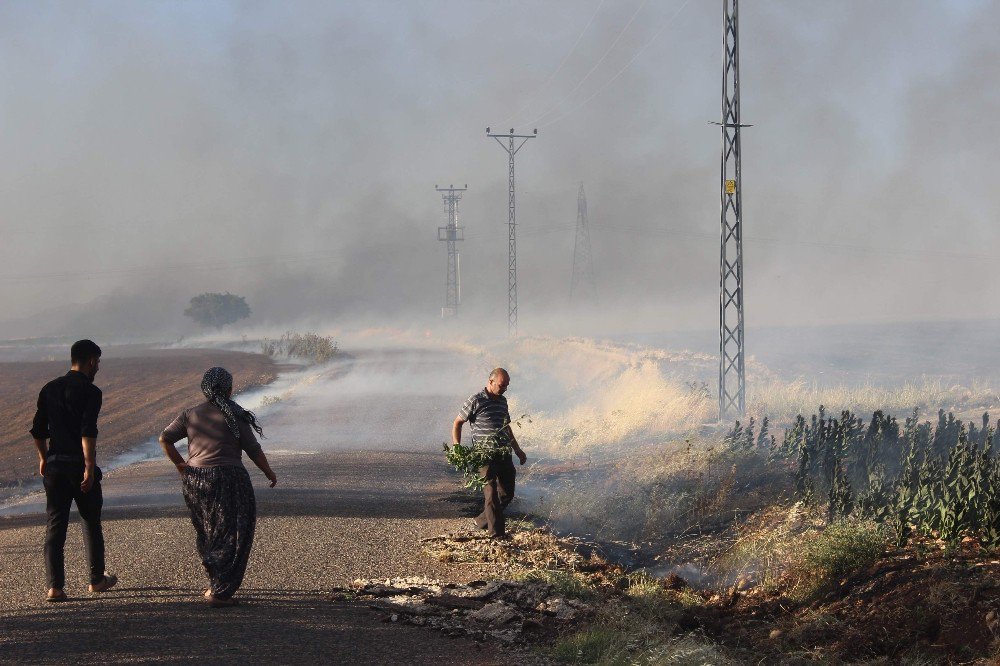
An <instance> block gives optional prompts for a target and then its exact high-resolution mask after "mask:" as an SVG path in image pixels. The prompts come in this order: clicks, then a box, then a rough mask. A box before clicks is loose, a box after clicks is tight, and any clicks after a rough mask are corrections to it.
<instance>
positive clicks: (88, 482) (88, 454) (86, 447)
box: [80, 437, 97, 493]
mask: <svg viewBox="0 0 1000 666" xmlns="http://www.w3.org/2000/svg"><path fill="white" fill-rule="evenodd" d="M96 465H97V438H96V437H84V438H83V482H82V483H81V484H80V491H81V492H84V493H89V492H90V489H91V488H93V487H94V467H95V466H96Z"/></svg>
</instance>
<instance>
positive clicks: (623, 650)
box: [552, 628, 628, 665]
mask: <svg viewBox="0 0 1000 666" xmlns="http://www.w3.org/2000/svg"><path fill="white" fill-rule="evenodd" d="M627 646H628V635H627V634H625V633H623V632H621V631H618V630H616V629H605V628H596V629H587V630H584V631H580V632H577V633H575V634H571V635H569V636H565V637H563V638H560V639H559V640H558V641H556V644H555V645H554V646H553V648H552V657H553V658H554V659H556V660H557V661H561V662H564V663H567V664H609V665H610V664H626V663H628V659H627V658H626V657H627Z"/></svg>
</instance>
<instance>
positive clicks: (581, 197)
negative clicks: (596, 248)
mask: <svg viewBox="0 0 1000 666" xmlns="http://www.w3.org/2000/svg"><path fill="white" fill-rule="evenodd" d="M569 299H570V301H576V300H577V299H579V300H581V301H587V302H589V303H594V302H595V301H596V300H597V283H596V280H595V279H594V255H593V253H592V252H591V249H590V227H589V223H588V221H587V195H586V194H584V192H583V183H580V192H579V193H578V194H577V195H576V240H575V241H574V242H573V281H572V282H571V283H570V286H569Z"/></svg>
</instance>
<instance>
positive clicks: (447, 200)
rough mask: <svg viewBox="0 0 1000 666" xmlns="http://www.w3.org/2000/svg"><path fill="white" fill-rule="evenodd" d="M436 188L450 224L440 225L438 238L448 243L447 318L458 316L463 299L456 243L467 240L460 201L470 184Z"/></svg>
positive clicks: (445, 309) (445, 298)
mask: <svg viewBox="0 0 1000 666" xmlns="http://www.w3.org/2000/svg"><path fill="white" fill-rule="evenodd" d="M434 189H435V190H437V191H438V192H441V198H442V199H444V212H445V214H446V215H447V216H448V224H447V225H445V226H443V227H438V240H439V241H445V242H447V243H448V269H447V274H448V275H447V278H446V286H445V291H444V307H443V308H441V318H442V319H447V318H448V317H456V316H458V305H459V303H460V302H461V301H462V276H461V273H460V270H461V267H460V266H459V256H458V250H457V249H456V248H455V243H456V242H457V241H463V240H465V227H460V226H458V202H459V200H460V199H461V198H462V192H465V191H466V190H467V189H469V186H468V185H466V186H465V187H455V186H454V185H449V186H448V187H438V186H437V185H435V186H434Z"/></svg>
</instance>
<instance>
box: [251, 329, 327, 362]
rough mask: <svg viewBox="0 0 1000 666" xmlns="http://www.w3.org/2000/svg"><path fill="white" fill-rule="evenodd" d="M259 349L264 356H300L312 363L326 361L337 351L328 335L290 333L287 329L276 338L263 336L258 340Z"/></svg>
mask: <svg viewBox="0 0 1000 666" xmlns="http://www.w3.org/2000/svg"><path fill="white" fill-rule="evenodd" d="M260 351H261V353H262V354H264V355H265V356H270V357H272V358H273V357H275V356H288V357H292V358H301V359H305V360H307V361H312V362H313V363H326V362H327V361H329V360H331V359H332V358H333V357H335V356H336V355H337V354H338V353H339V349H338V347H337V342H336V341H335V340H334V339H333V338H331V337H328V336H323V335H317V334H316V333H305V334H299V333H292V332H291V331H288V332H287V333H284V334H282V336H281V337H280V338H278V339H277V340H272V339H271V338H264V339H263V340H261V341H260Z"/></svg>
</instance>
